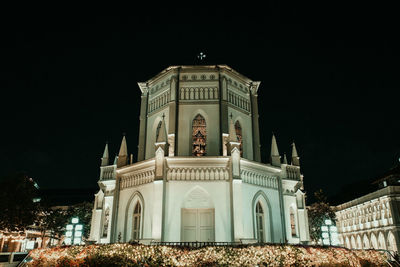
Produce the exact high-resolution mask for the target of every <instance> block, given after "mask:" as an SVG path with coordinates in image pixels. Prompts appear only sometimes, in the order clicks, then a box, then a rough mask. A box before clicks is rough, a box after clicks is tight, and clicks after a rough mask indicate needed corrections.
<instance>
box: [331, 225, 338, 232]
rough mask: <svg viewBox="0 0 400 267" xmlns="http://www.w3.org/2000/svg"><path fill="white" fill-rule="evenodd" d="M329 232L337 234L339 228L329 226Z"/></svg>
mask: <svg viewBox="0 0 400 267" xmlns="http://www.w3.org/2000/svg"><path fill="white" fill-rule="evenodd" d="M329 231H331V232H337V227H336V226H334V225H332V226H329Z"/></svg>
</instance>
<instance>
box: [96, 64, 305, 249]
mask: <svg viewBox="0 0 400 267" xmlns="http://www.w3.org/2000/svg"><path fill="white" fill-rule="evenodd" d="M138 85H139V88H140V90H141V93H142V95H141V107H140V128H139V145H138V155H137V157H138V162H136V163H133V162H132V160H129V156H128V149H127V143H126V139H125V137H123V140H122V144H121V146H120V151H119V155H118V156H117V157H116V158H115V160H114V162H113V163H112V164H110V163H109V153H108V146H106V148H105V151H104V154H103V157H102V162H101V167H100V180H99V186H100V190H99V192H98V193H97V194H96V195H95V203H94V208H93V217H92V228H91V233H90V239H91V240H94V241H96V242H98V243H109V242H116V241H121V242H127V241H130V240H138V241H140V242H142V243H149V242H151V241H168V242H181V241H210V242H213V241H215V242H233V241H241V242H243V243H249V242H257V241H259V242H286V241H287V242H289V243H300V242H307V241H308V240H309V233H308V219H307V211H306V209H305V200H304V192H303V176H302V175H301V173H300V163H299V157H298V155H297V151H296V148H295V146H294V145H293V151H292V164H291V165H289V164H287V161H286V160H284V161H283V163H282V162H281V156H280V154H279V152H278V146H277V143H276V139H275V136H272V148H271V163H270V164H263V163H261V159H260V135H259V126H258V103H257V91H258V88H259V85H260V82H254V81H252V80H250V79H248V78H246V77H244V76H243V75H241V74H239V73H237V72H236V71H234V70H232V69H231V68H230V67H228V66H225V65H216V66H215V65H214V66H172V67H169V68H167V69H165V70H164V71H162V72H161V73H159V74H158V75H156V76H155V77H154V78H152V79H150V80H149V81H147V82H144V83H139V84H138ZM285 159H286V158H285Z"/></svg>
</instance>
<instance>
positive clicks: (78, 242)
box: [74, 237, 82, 245]
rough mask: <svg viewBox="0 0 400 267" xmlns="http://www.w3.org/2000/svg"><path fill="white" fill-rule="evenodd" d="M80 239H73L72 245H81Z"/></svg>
mask: <svg viewBox="0 0 400 267" xmlns="http://www.w3.org/2000/svg"><path fill="white" fill-rule="evenodd" d="M81 240H82V239H81V238H80V237H75V238H74V245H79V244H80V243H81Z"/></svg>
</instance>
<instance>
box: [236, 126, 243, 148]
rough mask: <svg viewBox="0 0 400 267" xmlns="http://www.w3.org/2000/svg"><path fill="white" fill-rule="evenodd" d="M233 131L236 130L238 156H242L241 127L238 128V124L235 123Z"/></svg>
mask: <svg viewBox="0 0 400 267" xmlns="http://www.w3.org/2000/svg"><path fill="white" fill-rule="evenodd" d="M235 130H236V136H237V139H238V142H240V146H239V149H240V156H243V144H242V143H243V142H242V126H240V122H239V121H236V122H235Z"/></svg>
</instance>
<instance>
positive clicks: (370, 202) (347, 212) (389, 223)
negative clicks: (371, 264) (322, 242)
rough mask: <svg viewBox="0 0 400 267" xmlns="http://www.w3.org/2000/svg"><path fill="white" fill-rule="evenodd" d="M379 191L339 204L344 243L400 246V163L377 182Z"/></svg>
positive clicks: (356, 246) (395, 248)
mask: <svg viewBox="0 0 400 267" xmlns="http://www.w3.org/2000/svg"><path fill="white" fill-rule="evenodd" d="M375 183H376V184H379V186H380V187H381V188H380V189H379V190H377V191H375V192H372V193H370V194H367V195H365V196H362V197H360V198H357V199H354V200H352V201H349V202H346V203H344V204H341V205H338V206H337V207H336V208H337V211H336V220H337V223H336V225H337V227H338V231H339V238H340V242H341V243H342V244H343V245H344V246H345V247H347V248H353V249H370V248H374V249H387V250H390V251H394V252H399V249H400V246H399V245H400V226H399V225H400V212H399V211H400V204H399V203H400V166H397V167H396V168H393V169H392V170H390V171H389V172H388V174H387V175H385V176H384V177H383V178H381V179H379V180H378V181H376V182H375Z"/></svg>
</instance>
